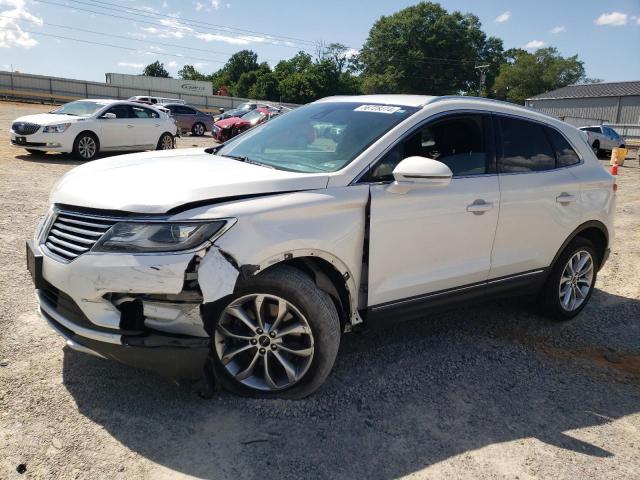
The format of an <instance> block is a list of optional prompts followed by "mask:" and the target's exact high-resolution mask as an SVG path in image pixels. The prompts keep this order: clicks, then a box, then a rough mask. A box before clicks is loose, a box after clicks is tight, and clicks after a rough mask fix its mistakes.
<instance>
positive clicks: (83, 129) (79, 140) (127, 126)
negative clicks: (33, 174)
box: [11, 100, 177, 160]
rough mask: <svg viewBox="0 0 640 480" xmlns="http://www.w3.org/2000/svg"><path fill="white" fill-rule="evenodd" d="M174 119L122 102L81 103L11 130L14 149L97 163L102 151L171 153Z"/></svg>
mask: <svg viewBox="0 0 640 480" xmlns="http://www.w3.org/2000/svg"><path fill="white" fill-rule="evenodd" d="M176 134H177V126H176V123H175V121H174V119H173V118H171V117H170V116H169V115H167V114H166V113H164V112H161V111H159V110H157V109H155V108H153V107H150V106H146V105H141V104H139V103H134V102H127V101H120V100H78V101H75V102H71V103H67V104H65V105H62V106H61V107H59V108H57V109H55V110H53V111H51V112H49V113H41V114H37V115H27V116H24V117H20V118H18V119H16V120H15V121H14V122H13V123H12V125H11V144H12V145H13V146H15V147H19V148H24V149H26V150H27V152H29V153H31V154H43V153H46V152H63V153H73V154H74V155H75V156H76V157H77V158H78V159H80V160H92V159H93V158H95V156H96V155H97V154H98V153H99V152H101V151H125V150H153V149H157V150H168V149H171V148H173V147H174V137H175V135H176Z"/></svg>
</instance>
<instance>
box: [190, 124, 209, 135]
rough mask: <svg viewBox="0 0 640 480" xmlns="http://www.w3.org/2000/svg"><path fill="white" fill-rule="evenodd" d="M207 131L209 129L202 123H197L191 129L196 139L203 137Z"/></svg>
mask: <svg viewBox="0 0 640 480" xmlns="http://www.w3.org/2000/svg"><path fill="white" fill-rule="evenodd" d="M206 130H207V129H206V128H205V126H204V125H203V124H201V123H196V124H194V125H193V127H191V133H193V134H194V135H195V136H196V137H201V136H203V135H204V132H206Z"/></svg>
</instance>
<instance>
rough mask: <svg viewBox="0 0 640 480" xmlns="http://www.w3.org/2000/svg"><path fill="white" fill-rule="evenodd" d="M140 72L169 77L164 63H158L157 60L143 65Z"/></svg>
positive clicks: (147, 74) (151, 75) (150, 75)
mask: <svg viewBox="0 0 640 480" xmlns="http://www.w3.org/2000/svg"><path fill="white" fill-rule="evenodd" d="M142 74H143V75H146V76H147V77H162V78H171V75H169V72H167V70H166V69H165V68H164V63H160V62H159V61H158V60H156V61H155V62H153V63H150V64H149V65H147V66H146V67H144V70H143V71H142Z"/></svg>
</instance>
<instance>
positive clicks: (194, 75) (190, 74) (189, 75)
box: [178, 65, 207, 80]
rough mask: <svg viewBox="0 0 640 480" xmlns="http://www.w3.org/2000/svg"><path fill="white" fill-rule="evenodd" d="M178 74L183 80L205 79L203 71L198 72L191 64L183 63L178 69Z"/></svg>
mask: <svg viewBox="0 0 640 480" xmlns="http://www.w3.org/2000/svg"><path fill="white" fill-rule="evenodd" d="M178 76H179V77H180V78H182V79H183V80H207V76H206V75H205V74H204V73H200V72H199V71H198V70H196V67H194V66H193V65H185V66H184V67H182V68H181V69H180V70H178Z"/></svg>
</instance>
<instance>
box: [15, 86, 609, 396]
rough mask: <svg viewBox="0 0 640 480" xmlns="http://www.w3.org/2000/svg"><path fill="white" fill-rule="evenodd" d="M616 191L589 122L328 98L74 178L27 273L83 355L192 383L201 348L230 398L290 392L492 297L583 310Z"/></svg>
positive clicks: (98, 165)
mask: <svg viewBox="0 0 640 480" xmlns="http://www.w3.org/2000/svg"><path fill="white" fill-rule="evenodd" d="M317 124H322V125H323V128H322V129H317V128H315V127H316V125H317ZM331 125H332V126H333V128H326V127H330V126H331ZM319 130H322V131H324V132H326V134H325V133H323V134H318V131H319ZM338 131H340V132H342V133H341V134H337V133H336V132H338ZM141 179H143V180H144V181H141ZM615 191H616V185H615V177H612V176H611V175H610V174H609V173H608V172H607V171H606V170H605V169H604V168H602V166H601V165H600V164H599V162H598V161H597V159H596V158H595V156H594V154H593V152H592V151H591V150H590V148H589V147H588V145H587V144H586V143H585V142H584V141H583V139H582V137H581V134H580V132H579V131H578V130H577V129H576V128H574V127H571V126H569V125H567V124H565V123H563V122H560V121H559V120H556V119H553V118H551V117H548V116H546V115H543V114H540V113H536V112H535V111H532V110H528V109H524V108H521V107H518V106H515V105H511V104H507V103H502V102H496V101H490V100H483V99H474V98H469V97H440V98H438V97H425V96H415V95H372V96H353V97H346V96H345V97H333V98H326V99H323V100H320V101H318V102H315V103H312V104H309V105H306V106H304V107H301V108H299V109H296V110H293V111H292V112H290V113H288V114H286V115H283V116H281V117H279V118H276V119H274V120H273V121H270V122H267V123H265V124H263V125H261V126H259V127H257V128H255V129H253V130H251V131H249V132H247V133H245V134H244V135H241V136H240V137H238V138H236V139H233V140H232V141H230V142H228V143H227V144H224V145H220V146H217V147H215V148H208V149H201V150H180V151H173V152H160V153H144V154H136V155H128V156H125V157H117V158H109V159H103V160H100V161H99V162H93V163H91V164H86V165H83V166H80V167H77V168H76V169H74V170H72V171H71V172H69V173H67V174H66V175H65V176H64V177H63V178H62V180H61V181H59V182H58V184H57V185H56V187H55V188H54V189H53V192H52V193H51V209H50V211H49V212H48V214H47V215H46V217H45V218H44V220H43V221H42V223H41V224H40V226H38V228H37V230H36V234H35V239H34V240H33V241H29V242H28V243H27V263H28V265H29V269H30V271H31V274H32V277H33V279H34V282H35V287H36V293H37V298H38V302H39V309H40V312H41V314H42V316H43V317H44V318H45V319H46V320H47V321H48V322H49V324H50V325H51V326H52V327H53V329H54V330H56V331H57V332H58V333H59V334H60V335H62V336H63V337H64V338H65V339H66V344H67V345H68V346H70V347H71V348H73V349H76V350H79V351H82V352H86V353H90V354H94V355H100V356H102V357H106V358H111V359H114V360H118V361H121V362H124V363H127V364H133V365H139V366H144V367H146V368H151V369H154V370H156V371H160V372H163V373H165V374H167V375H171V376H174V377H187V378H189V377H191V378H194V377H198V376H200V375H201V374H202V371H203V365H204V364H205V362H207V359H208V358H210V359H211V360H210V361H211V363H210V364H208V365H212V370H211V369H209V370H208V371H210V372H211V371H212V372H213V374H214V375H215V376H216V377H217V378H218V379H219V380H220V382H222V384H223V385H225V386H226V387H228V388H230V389H231V390H233V391H235V392H238V393H241V394H248V395H253V396H265V397H287V398H301V397H304V396H305V395H308V394H310V393H311V392H313V391H314V390H316V389H317V388H318V387H319V386H320V385H321V384H322V382H323V381H324V380H325V378H326V377H327V375H328V374H329V372H330V371H331V368H332V366H333V363H334V360H335V358H336V355H337V352H338V347H339V345H340V341H341V336H342V334H343V332H347V331H351V330H354V329H358V328H363V327H368V326H372V325H376V324H378V323H381V322H395V321H399V320H404V319H409V318H421V319H424V320H423V321H428V318H429V316H430V315H435V313H430V312H433V311H434V309H435V308H436V307H443V306H448V305H451V304H454V303H459V302H462V301H466V302H478V301H481V300H483V299H486V298H489V297H494V296H508V297H514V296H532V297H537V298H538V302H537V304H538V305H539V306H540V307H542V308H544V310H545V311H546V312H547V314H548V315H549V316H550V317H551V318H555V319H557V320H567V319H570V318H572V317H574V316H576V315H578V314H579V313H580V312H581V311H582V310H583V309H584V308H585V306H586V305H587V303H588V302H589V299H590V297H591V294H592V292H593V287H594V284H595V282H596V277H597V273H598V270H599V269H600V268H601V267H602V265H603V264H604V263H605V261H606V260H607V257H608V255H609V248H610V245H611V241H612V239H613V215H614V211H615ZM94 381H100V379H94Z"/></svg>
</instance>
